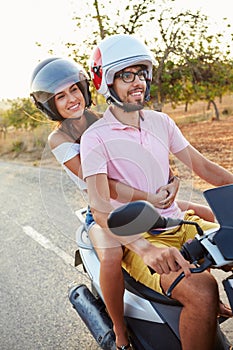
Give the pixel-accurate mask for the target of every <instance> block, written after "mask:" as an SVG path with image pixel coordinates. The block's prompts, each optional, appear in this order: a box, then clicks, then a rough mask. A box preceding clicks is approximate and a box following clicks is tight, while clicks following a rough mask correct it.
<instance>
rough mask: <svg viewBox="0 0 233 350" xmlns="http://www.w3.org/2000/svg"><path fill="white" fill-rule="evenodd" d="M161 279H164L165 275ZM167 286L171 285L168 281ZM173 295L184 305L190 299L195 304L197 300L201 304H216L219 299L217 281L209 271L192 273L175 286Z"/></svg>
mask: <svg viewBox="0 0 233 350" xmlns="http://www.w3.org/2000/svg"><path fill="white" fill-rule="evenodd" d="M165 280H166V277H165ZM161 281H164V277H162V279H161ZM163 284H164V283H163ZM166 287H169V286H168V285H167V282H166ZM172 297H173V298H175V299H177V300H179V301H180V302H181V303H182V304H183V305H186V304H189V303H190V301H192V304H193V305H195V304H196V301H197V302H198V304H199V305H200V304H205V305H215V304H216V303H217V302H218V299H219V294H218V285H217V281H216V280H215V279H214V277H213V276H212V275H211V274H210V273H209V272H207V271H205V272H202V273H200V274H192V275H191V277H188V278H183V280H182V281H181V282H180V283H179V284H178V285H177V286H176V287H175V289H174V290H173V292H172Z"/></svg>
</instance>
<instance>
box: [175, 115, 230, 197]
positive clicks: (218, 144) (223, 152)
mask: <svg viewBox="0 0 233 350" xmlns="http://www.w3.org/2000/svg"><path fill="white" fill-rule="evenodd" d="M179 127H180V129H181V131H182V133H183V134H184V136H185V137H186V138H187V139H188V141H189V142H190V143H191V144H192V145H193V146H194V147H195V148H196V149H198V151H199V152H201V153H202V154H203V155H205V156H206V157H207V158H208V159H210V160H212V161H214V162H216V163H218V164H219V165H221V166H223V167H224V168H226V169H227V170H229V171H231V172H233V116H231V117H228V118H224V119H222V120H219V121H211V120H208V121H202V122H198V123H189V124H186V125H180V126H179ZM194 178H195V181H194V182H195V187H197V188H198V189H201V190H204V189H206V188H209V185H206V183H205V182H204V181H202V180H199V179H198V178H197V177H196V176H194Z"/></svg>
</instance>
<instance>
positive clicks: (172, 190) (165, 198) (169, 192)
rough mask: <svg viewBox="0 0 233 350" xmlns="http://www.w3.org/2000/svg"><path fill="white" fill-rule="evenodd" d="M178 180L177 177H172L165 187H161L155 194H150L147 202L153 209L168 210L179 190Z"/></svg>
mask: <svg viewBox="0 0 233 350" xmlns="http://www.w3.org/2000/svg"><path fill="white" fill-rule="evenodd" d="M179 184H180V180H179V178H178V177H176V176H174V177H173V178H172V181H170V182H169V183H168V184H167V185H165V186H161V187H160V188H159V189H158V190H157V192H156V194H151V195H150V198H149V201H150V202H151V204H153V205H154V207H156V208H159V209H166V208H169V207H170V206H171V205H172V203H173V202H174V200H175V198H176V195H177V192H178V190H179Z"/></svg>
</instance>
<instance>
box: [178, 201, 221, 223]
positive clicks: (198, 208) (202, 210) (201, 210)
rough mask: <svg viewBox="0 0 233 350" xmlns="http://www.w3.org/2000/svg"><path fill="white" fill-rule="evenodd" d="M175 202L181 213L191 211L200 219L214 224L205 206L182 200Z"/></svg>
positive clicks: (213, 219) (210, 211)
mask: <svg viewBox="0 0 233 350" xmlns="http://www.w3.org/2000/svg"><path fill="white" fill-rule="evenodd" d="M176 202H177V204H178V206H179V208H180V209H181V210H182V211H186V210H189V209H193V210H194V211H195V214H196V215H197V216H199V217H200V218H202V219H204V220H206V221H210V222H215V216H214V214H213V212H212V210H211V209H210V208H209V207H208V206H207V205H201V204H197V203H193V202H188V201H183V200H177V201H176Z"/></svg>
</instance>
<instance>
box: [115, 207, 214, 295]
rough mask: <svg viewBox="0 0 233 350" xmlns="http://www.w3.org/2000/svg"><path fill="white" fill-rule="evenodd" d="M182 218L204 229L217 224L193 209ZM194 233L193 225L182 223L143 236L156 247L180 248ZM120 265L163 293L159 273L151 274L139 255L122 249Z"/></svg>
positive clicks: (143, 282)
mask: <svg viewBox="0 0 233 350" xmlns="http://www.w3.org/2000/svg"><path fill="white" fill-rule="evenodd" d="M184 220H187V221H195V222H197V223H198V224H199V225H200V227H201V228H202V229H203V230H204V231H206V230H209V229H211V228H215V227H218V226H219V225H218V224H216V223H213V222H208V221H205V220H203V219H201V218H200V217H199V216H197V215H195V213H194V211H193V210H188V211H187V212H186V214H185V217H184ZM196 234H197V231H196V228H195V226H194V225H182V226H180V227H178V228H176V229H173V230H169V231H166V232H164V233H161V234H159V235H151V234H149V233H145V234H144V237H145V238H146V239H147V240H148V241H150V242H151V243H152V244H154V245H155V246H156V247H171V246H173V247H176V248H177V249H180V248H181V246H182V245H183V244H184V243H185V242H186V241H187V240H188V239H193V238H194V237H195V235H196ZM122 267H123V268H124V269H125V270H126V271H127V272H128V273H129V274H130V275H131V276H132V277H134V279H135V280H136V281H140V282H141V283H142V284H144V285H146V286H148V287H150V288H151V289H154V290H156V291H157V292H160V293H163V291H162V288H161V286H160V275H159V274H157V273H155V274H153V275H152V274H151V273H150V271H149V269H148V267H147V266H146V265H145V264H144V262H143V260H142V259H141V258H140V256H139V255H137V254H136V253H134V252H132V251H131V250H129V249H127V248H125V249H124V257H123V261H122Z"/></svg>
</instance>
